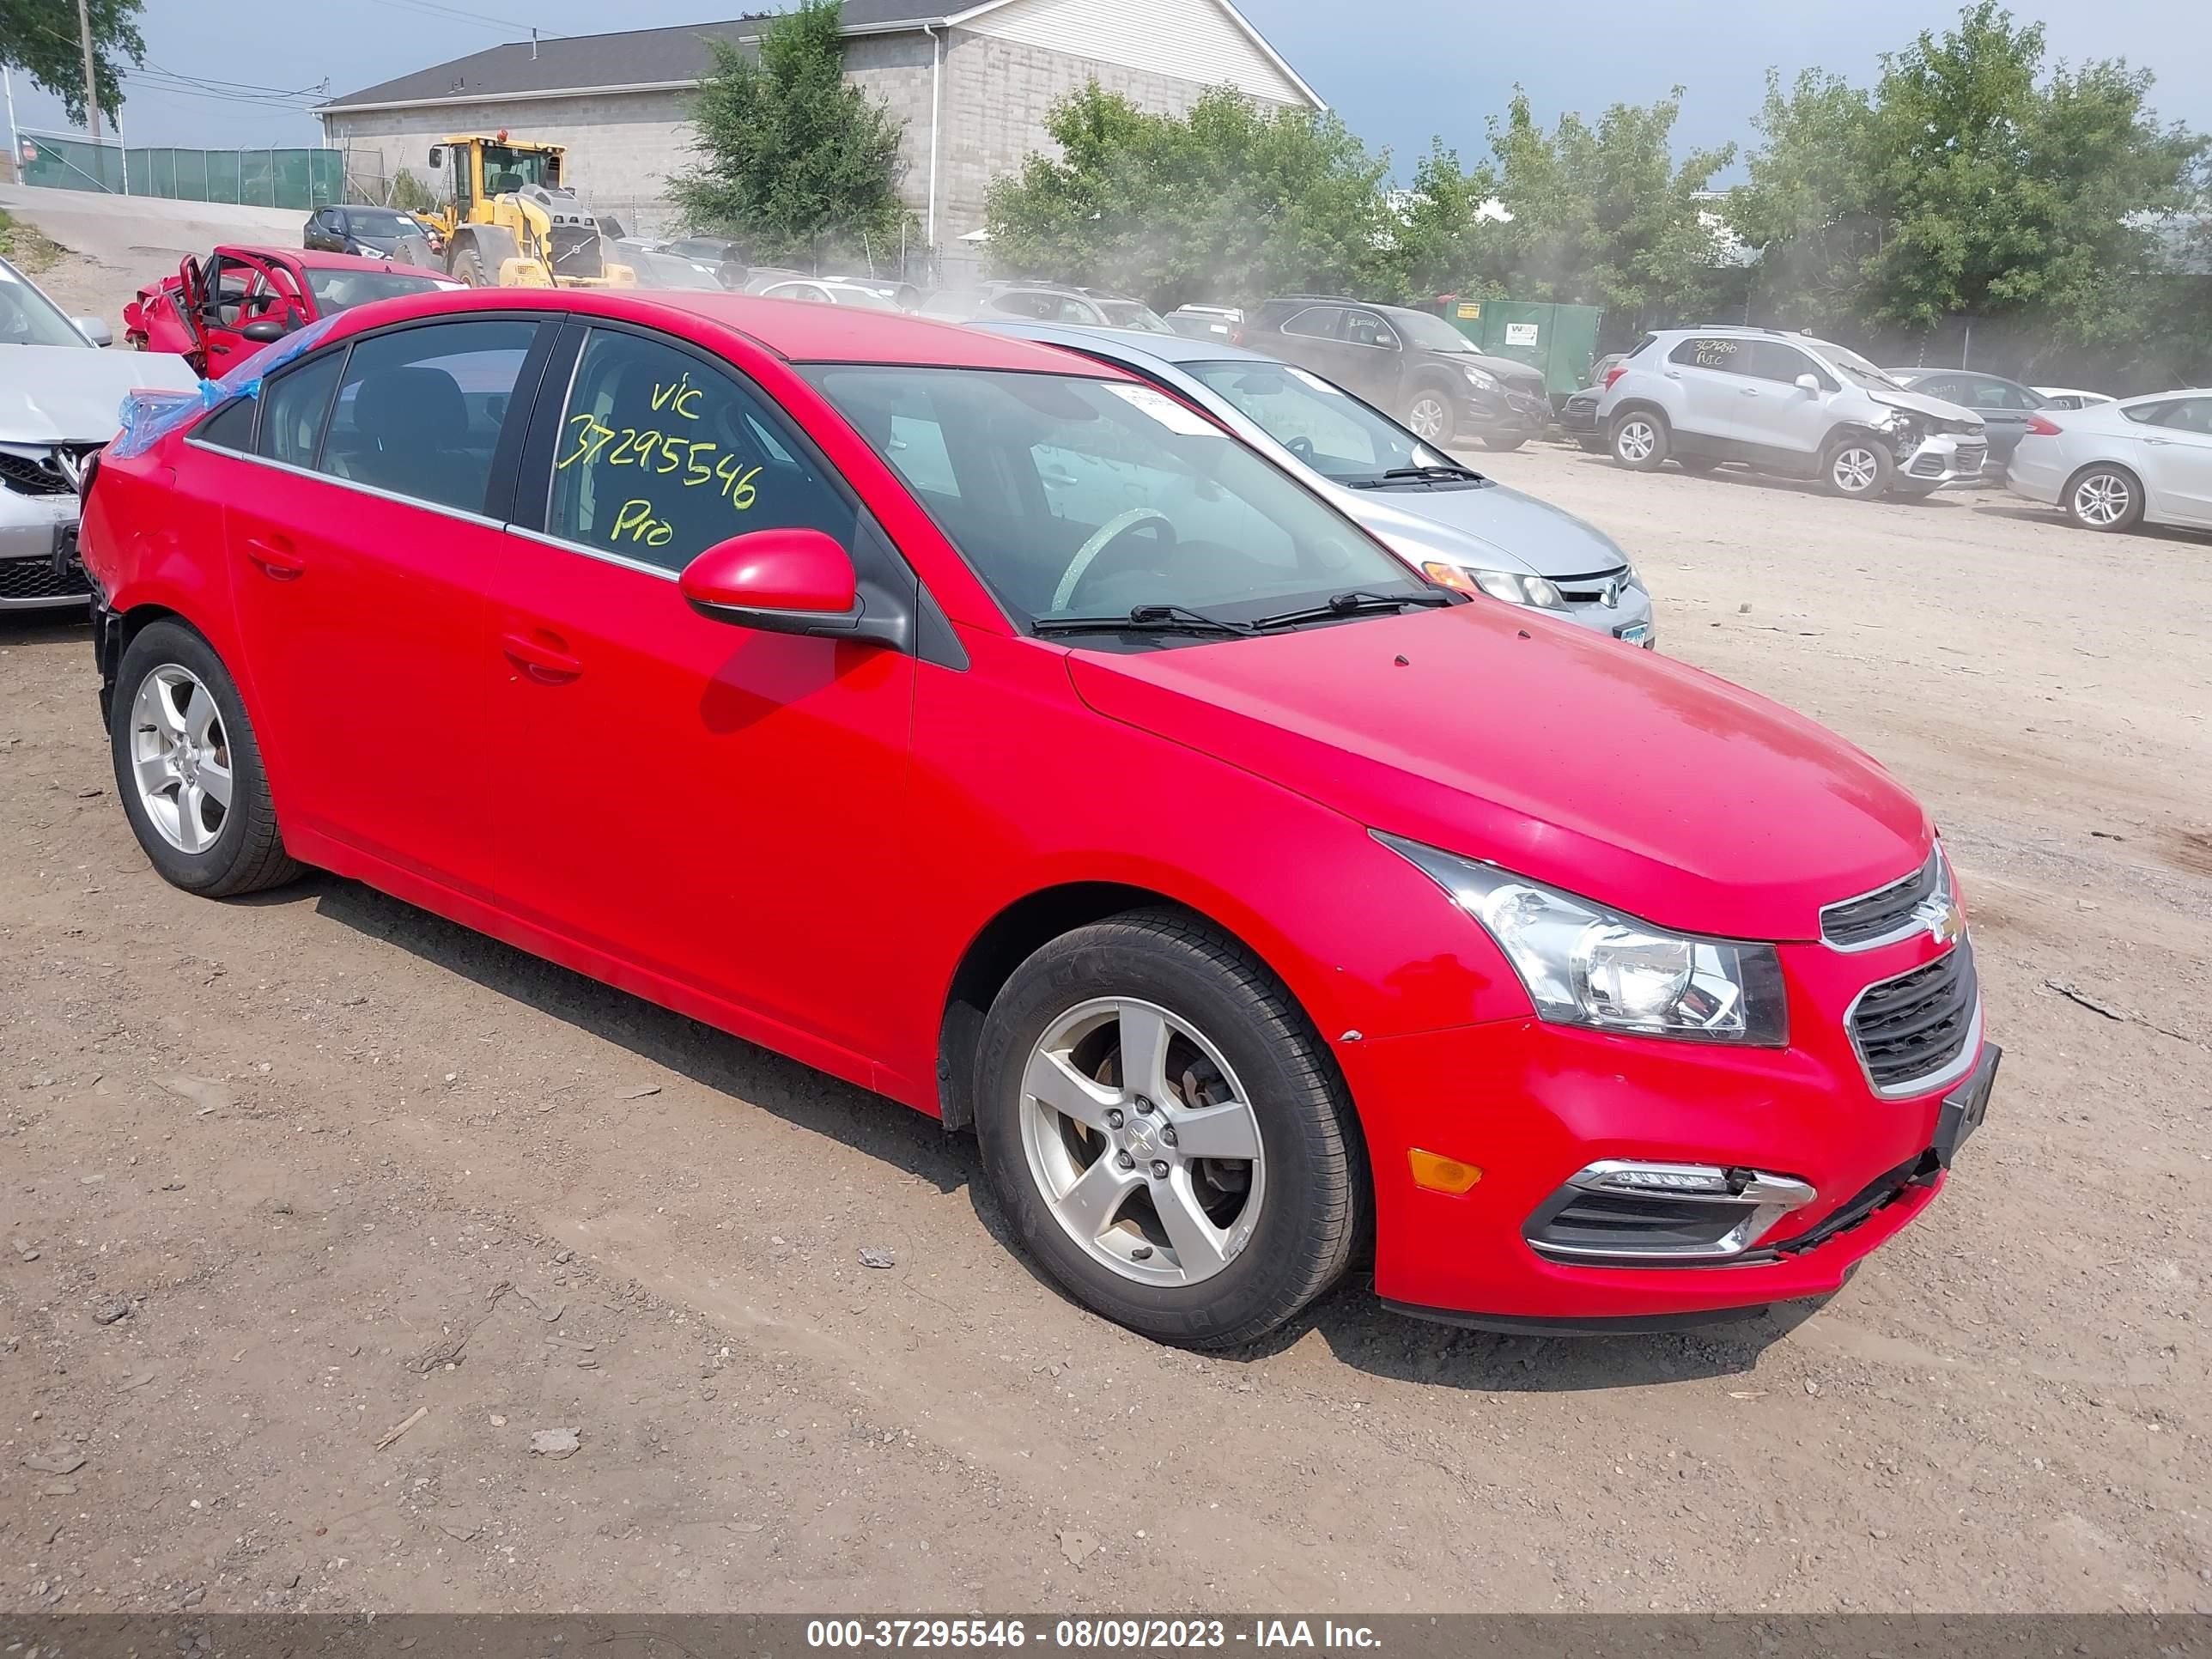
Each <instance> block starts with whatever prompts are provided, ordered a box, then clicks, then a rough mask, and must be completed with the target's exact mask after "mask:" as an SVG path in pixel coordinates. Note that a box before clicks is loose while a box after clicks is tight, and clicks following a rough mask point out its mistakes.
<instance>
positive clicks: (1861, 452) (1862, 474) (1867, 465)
mask: <svg viewBox="0 0 2212 1659" xmlns="http://www.w3.org/2000/svg"><path fill="white" fill-rule="evenodd" d="M1831 471H1832V473H1833V476H1834V477H1835V480H1836V488H1837V489H1840V490H1843V491H1844V492H1845V493H1846V494H1847V495H1864V494H1865V493H1866V492H1867V491H1868V490H1869V489H1873V488H1874V481H1875V479H1876V478H1877V477H1880V476H1881V462H1879V461H1877V460H1876V459H1875V454H1874V451H1872V450H1871V449H1868V448H1866V447H1863V446H1862V445H1858V444H1854V445H1852V446H1851V447H1850V448H1849V449H1845V450H1842V451H1839V452H1838V453H1837V456H1836V464H1835V465H1834V467H1833V468H1832V469H1831Z"/></svg>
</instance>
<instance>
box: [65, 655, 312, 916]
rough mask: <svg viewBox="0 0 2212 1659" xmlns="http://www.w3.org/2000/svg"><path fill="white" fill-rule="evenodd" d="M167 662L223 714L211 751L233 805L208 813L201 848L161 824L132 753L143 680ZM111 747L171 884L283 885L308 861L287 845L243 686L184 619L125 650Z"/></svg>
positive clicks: (202, 887)
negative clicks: (213, 818) (174, 838)
mask: <svg viewBox="0 0 2212 1659" xmlns="http://www.w3.org/2000/svg"><path fill="white" fill-rule="evenodd" d="M164 668H179V669H182V670H184V671H185V672H186V673H188V674H190V675H191V677H192V678H194V679H197V681H198V682H199V683H200V684H201V685H202V686H204V688H205V689H206V690H207V692H208V693H209V695H210V696H212V697H213V699H214V701H215V705H216V720H217V722H218V724H217V725H216V727H215V728H213V729H214V731H215V732H216V733H217V735H218V737H219V739H220V748H219V750H218V749H216V748H213V747H211V748H210V750H208V751H207V752H209V753H211V754H213V753H218V752H219V753H220V754H221V756H222V759H223V760H224V761H226V762H227V763H228V766H229V769H230V787H231V798H230V801H229V804H228V807H227V808H226V809H225V810H223V811H222V813H221V815H220V821H219V822H218V823H213V824H209V823H208V822H207V817H206V816H204V817H203V818H202V820H201V822H202V824H203V827H204V828H207V829H211V832H212V839H210V841H209V842H208V843H207V845H206V846H205V847H204V848H200V849H199V850H197V851H195V852H187V851H185V849H184V848H181V847H179V846H178V845H176V844H175V843H173V842H171V841H170V840H169V839H168V837H167V836H166V835H164V834H163V833H162V831H161V829H158V828H156V827H155V823H154V821H153V818H152V817H150V816H149V813H148V811H147V808H146V804H145V802H144V801H143V799H141V797H140V795H139V790H138V779H137V767H136V765H135V764H134V761H133V757H132V750H133V746H134V744H135V743H136V741H137V738H138V735H139V733H140V732H141V731H142V730H143V728H142V727H141V726H139V725H138V724H137V714H136V710H137V703H138V693H139V690H140V688H141V687H142V686H143V685H144V684H146V682H147V680H148V679H149V677H151V676H152V675H154V674H155V672H156V671H160V670H161V669H164ZM108 749H109V751H110V754H111V756H112V758H113V761H114V764H115V793H116V794H117V795H118V797H119V798H120V799H121V800H122V802H123V811H124V814H125V816H126V817H128V818H129V819H130V820H131V833H132V834H133V835H135V836H137V837H138V845H139V847H140V848H142V849H143V851H144V853H145V854H146V859H147V861H148V862H149V863H150V864H151V865H152V866H154V868H155V870H156V871H158V872H160V873H161V878H162V879H163V880H164V881H166V882H167V883H168V884H170V885H171V886H173V887H181V888H183V889H184V890H185V891H186V892H188V893H197V894H199V895H201V896H203V897H205V898H228V897H231V896H234V895H235V894H239V893H257V892H259V891H260V890H262V889H263V888H264V887H276V886H281V885H282V884H284V883H285V882H288V881H290V880H292V879H293V878H295V877H296V876H297V875H298V874H299V873H300V866H299V865H298V864H297V863H296V862H295V861H294V860H293V859H292V857H291V855H290V854H288V853H286V852H285V850H284V837H283V835H282V834H281V833H280V832H279V830H278V829H277V825H276V806H275V805H274V804H273V803H272V802H271V801H270V798H269V777H268V774H267V773H266V772H265V771H264V769H263V768H262V764H261V746H260V744H258V742H256V741H255V738H254V735H253V722H252V720H249V719H248V718H247V716H246V704H245V703H244V702H242V701H241V700H240V697H239V695H238V687H237V685H236V684H234V682H233V681H232V679H231V678H230V675H229V672H228V671H227V670H226V669H225V668H224V667H223V665H222V659H221V658H219V657H217V656H216V653H215V651H214V649H213V648H212V647H210V645H209V644H208V642H207V641H205V640H204V639H202V638H201V637H200V636H199V635H197V634H195V633H194V632H193V631H192V630H191V629H189V628H187V627H185V625H184V624H183V623H179V622H172V621H167V620H163V621H161V622H155V623H149V624H148V625H147V626H146V627H145V628H144V629H141V630H140V632H139V634H138V635H137V638H135V639H133V640H132V641H131V644H130V647H129V648H128V649H127V650H125V652H124V653H123V661H122V664H121V666H120V667H119V668H118V671H117V673H116V680H115V702H114V707H113V712H112V715H111V716H110V718H109V720H108Z"/></svg>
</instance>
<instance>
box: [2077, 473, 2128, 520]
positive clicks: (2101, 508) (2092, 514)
mask: <svg viewBox="0 0 2212 1659" xmlns="http://www.w3.org/2000/svg"><path fill="white" fill-rule="evenodd" d="M2134 504H2135V492H2134V491H2133V490H2132V489H2129V488H2128V481H2127V480H2126V479H2125V478H2123V477H2120V476H2119V474H2118V473H2117V472H2092V473H2091V474H2090V475H2089V476H2088V477H2086V478H2084V479H2082V480H2081V483H2079V484H2078V485H2076V486H2075V490H2074V515H2075V517H2076V518H2078V519H2080V520H2081V522H2082V523H2083V524H2087V525H2094V526H2097V528H2099V529H2100V530H2102V529H2104V528H2106V527H2107V526H2111V525H2116V524H2118V523H2119V521H2120V520H2122V519H2124V518H2125V517H2127V515H2128V509H2129V508H2130V507H2132V506H2133V505H2134Z"/></svg>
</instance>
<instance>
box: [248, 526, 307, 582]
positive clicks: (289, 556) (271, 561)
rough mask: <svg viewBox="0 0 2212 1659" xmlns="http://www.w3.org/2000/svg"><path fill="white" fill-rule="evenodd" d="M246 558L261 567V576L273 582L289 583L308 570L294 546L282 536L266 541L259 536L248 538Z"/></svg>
mask: <svg viewBox="0 0 2212 1659" xmlns="http://www.w3.org/2000/svg"><path fill="white" fill-rule="evenodd" d="M246 557H247V558H249V559H251V560H252V561H253V562H254V563H255V564H257V565H258V566H260V567H261V574H263V575H264V576H266V577H268V578H269V579H270V580H272V581H280V582H289V581H292V580H295V579H296V578H297V577H298V576H299V575H300V574H301V573H302V572H304V571H305V570H306V569H307V561H306V560H305V559H303V558H301V556H299V555H298V554H297V553H295V552H294V551H293V550H292V544H291V543H290V542H289V540H287V539H286V538H283V537H282V536H270V537H268V538H265V539H264V538H262V537H259V536H248V537H247V538H246Z"/></svg>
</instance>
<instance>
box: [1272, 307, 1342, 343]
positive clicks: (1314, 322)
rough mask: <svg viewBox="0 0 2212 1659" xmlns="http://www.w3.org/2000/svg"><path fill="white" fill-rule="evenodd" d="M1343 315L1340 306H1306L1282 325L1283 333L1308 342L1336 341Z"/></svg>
mask: <svg viewBox="0 0 2212 1659" xmlns="http://www.w3.org/2000/svg"><path fill="white" fill-rule="evenodd" d="M1343 315H1344V308H1343V307H1341V306H1308V307H1306V308H1305V309H1304V311H1301V312H1299V313H1297V314H1296V315H1294V316H1292V317H1291V319H1289V320H1288V321H1287V322H1285V324H1284V325H1283V332H1284V333H1285V334H1295V335H1297V336H1298V337H1301V338H1302V339H1308V340H1334V339H1337V338H1339V337H1340V335H1339V331H1338V328H1339V322H1340V319H1341V318H1342V317H1343Z"/></svg>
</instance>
